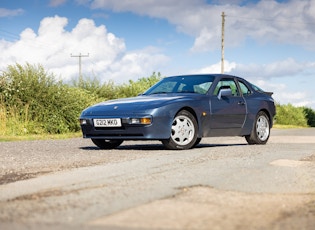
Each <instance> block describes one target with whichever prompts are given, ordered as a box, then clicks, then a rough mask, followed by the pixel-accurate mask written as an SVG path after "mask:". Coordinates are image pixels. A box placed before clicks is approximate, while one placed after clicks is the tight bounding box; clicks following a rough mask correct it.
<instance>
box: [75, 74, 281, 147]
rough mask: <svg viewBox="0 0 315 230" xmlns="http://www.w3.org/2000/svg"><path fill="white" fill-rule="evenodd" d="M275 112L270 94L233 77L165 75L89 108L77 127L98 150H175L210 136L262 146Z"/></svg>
mask: <svg viewBox="0 0 315 230" xmlns="http://www.w3.org/2000/svg"><path fill="white" fill-rule="evenodd" d="M275 114H276V109H275V103H274V100H273V98H272V92H265V91H263V90H262V89H260V88H259V87H257V86H255V85H253V84H251V83H250V82H248V81H247V80H245V79H243V78H240V77H237V76H232V75H226V74H195V75H180V76H172V77H165V78H163V79H161V80H160V81H159V82H157V83H156V84H155V85H153V86H152V87H150V88H149V89H148V90H147V91H146V92H144V93H143V94H141V95H138V96H136V97H131V98H122V99H115V100H109V101H105V102H101V103H98V104H96V105H93V106H91V107H88V108H86V109H85V110H83V111H82V113H81V116H80V125H81V129H82V133H83V137H84V138H91V140H92V142H93V143H94V144H95V145H96V146H98V147H99V148H101V149H112V148H116V147H118V146H119V145H120V144H121V143H122V142H123V141H125V140H160V141H161V142H162V143H163V145H164V146H165V148H167V149H174V150H180V149H190V148H193V147H194V146H196V145H197V144H199V142H200V141H201V139H202V138H204V137H215V136H242V137H245V138H246V140H247V142H248V144H266V143H267V141H268V139H269V136H270V129H271V128H272V125H273V117H274V116H275Z"/></svg>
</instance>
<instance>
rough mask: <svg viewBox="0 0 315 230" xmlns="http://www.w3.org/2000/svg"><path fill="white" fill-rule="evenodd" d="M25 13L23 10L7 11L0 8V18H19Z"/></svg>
mask: <svg viewBox="0 0 315 230" xmlns="http://www.w3.org/2000/svg"><path fill="white" fill-rule="evenodd" d="M23 13H24V10H23V9H14V10H10V9H5V8H0V18H1V17H12V16H18V15H21V14H23Z"/></svg>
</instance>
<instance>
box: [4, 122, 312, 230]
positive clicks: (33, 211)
mask: <svg viewBox="0 0 315 230" xmlns="http://www.w3.org/2000/svg"><path fill="white" fill-rule="evenodd" d="M78 228H80V229H93V230H94V229H299V230H300V229H314V228H315V129H311V128H310V129H289V130H284V129H273V130H272V133H271V137H270V140H269V142H268V144H267V145H262V146H258V145H253V146H250V145H247V144H246V141H245V140H244V138H240V137H228V138H205V139H203V140H202V142H201V144H200V145H199V146H198V147H196V148H194V149H191V150H183V151H170V150H165V149H164V147H163V145H162V144H161V143H160V142H154V141H150V142H143V141H136V142H135V141H129V142H125V143H124V144H123V145H122V146H120V147H119V148H118V149H115V150H100V149H98V148H96V147H94V146H93V144H92V142H91V141H90V140H88V139H82V138H74V139H67V140H45V141H21V142H0V229H78Z"/></svg>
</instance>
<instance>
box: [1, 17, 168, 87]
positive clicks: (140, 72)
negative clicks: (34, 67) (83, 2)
mask: <svg viewBox="0 0 315 230" xmlns="http://www.w3.org/2000/svg"><path fill="white" fill-rule="evenodd" d="M67 24H68V20H67V18H64V17H59V16H55V17H47V18H44V19H43V20H42V21H41V23H40V27H39V29H38V33H36V32H34V31H33V30H32V29H30V28H27V29H25V30H24V31H22V33H21V34H20V38H19V40H17V41H13V42H8V41H5V40H0V49H1V50H2V55H1V57H0V70H5V68H6V67H7V66H8V65H12V64H15V63H19V64H24V63H26V62H27V63H30V64H41V65H43V66H44V68H45V69H46V70H47V71H49V72H53V73H54V74H55V75H56V76H58V77H60V78H62V79H64V80H70V79H72V78H74V77H76V76H78V72H79V70H78V69H79V68H78V57H77V58H74V57H71V54H72V56H79V55H80V54H81V55H85V54H89V55H88V57H82V58H81V61H82V62H81V63H82V74H83V75H85V76H91V75H94V76H96V77H102V78H103V79H108V78H110V79H115V80H117V81H118V82H124V81H127V80H129V79H137V78H139V77H144V76H146V74H147V75H148V76H150V75H151V74H152V72H154V71H158V70H159V69H158V68H159V66H160V65H162V64H163V63H165V61H167V60H168V58H167V57H166V56H164V55H162V54H160V53H159V51H158V50H157V49H154V48H144V49H143V50H139V51H129V52H126V47H125V43H124V40H123V39H121V38H118V37H116V36H115V35H114V34H112V33H110V32H108V31H107V29H106V27H105V26H104V25H101V26H96V25H95V23H94V21H93V20H90V19H81V20H80V21H79V22H78V24H77V25H76V26H75V27H74V28H73V29H72V30H71V31H66V30H65V29H64V28H65V26H66V25H67ZM127 74H128V75H127Z"/></svg>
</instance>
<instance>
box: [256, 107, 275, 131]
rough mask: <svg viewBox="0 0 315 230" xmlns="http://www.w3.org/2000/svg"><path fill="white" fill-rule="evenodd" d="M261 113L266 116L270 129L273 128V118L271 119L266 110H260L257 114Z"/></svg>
mask: <svg viewBox="0 0 315 230" xmlns="http://www.w3.org/2000/svg"><path fill="white" fill-rule="evenodd" d="M261 111H262V112H264V113H265V114H266V115H267V116H268V119H269V125H270V128H272V126H273V118H272V117H271V114H270V112H269V111H268V110H267V109H261V110H259V111H258V113H259V112H261ZM258 113H257V114H258Z"/></svg>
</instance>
